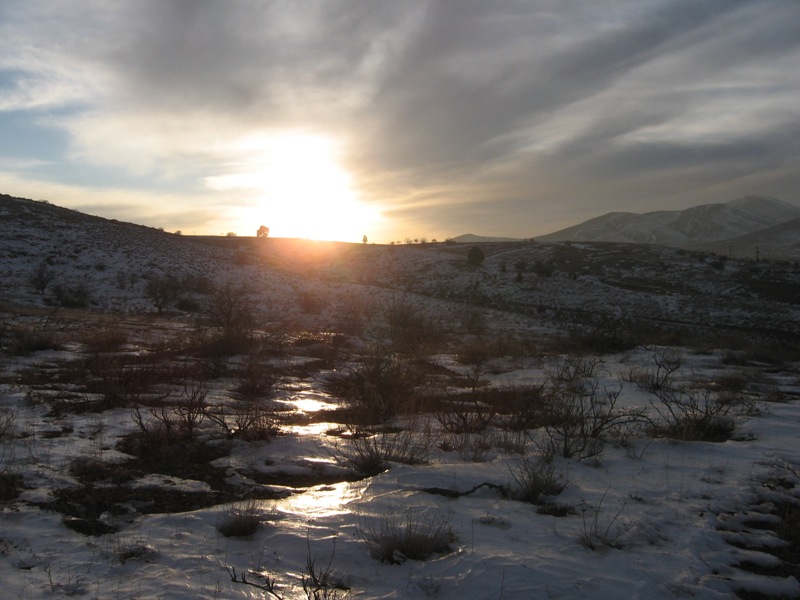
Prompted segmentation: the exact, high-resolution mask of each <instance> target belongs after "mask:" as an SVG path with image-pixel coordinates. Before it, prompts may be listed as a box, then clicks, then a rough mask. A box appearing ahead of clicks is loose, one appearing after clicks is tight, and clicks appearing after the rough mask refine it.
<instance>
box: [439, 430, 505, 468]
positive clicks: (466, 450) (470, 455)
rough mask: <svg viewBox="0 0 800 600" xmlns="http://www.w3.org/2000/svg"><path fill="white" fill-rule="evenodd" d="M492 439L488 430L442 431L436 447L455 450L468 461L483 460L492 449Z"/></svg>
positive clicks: (446, 450)
mask: <svg viewBox="0 0 800 600" xmlns="http://www.w3.org/2000/svg"><path fill="white" fill-rule="evenodd" d="M493 443H494V439H493V437H492V435H491V433H490V432H489V431H486V430H484V431H479V432H470V431H461V432H443V433H442V435H441V437H440V438H439V442H438V444H437V445H438V447H439V448H440V449H441V450H444V451H445V452H455V453H456V454H458V456H459V458H460V459H461V460H464V461H468V462H483V461H484V460H486V458H487V457H488V455H489V451H490V450H491V449H492V445H493Z"/></svg>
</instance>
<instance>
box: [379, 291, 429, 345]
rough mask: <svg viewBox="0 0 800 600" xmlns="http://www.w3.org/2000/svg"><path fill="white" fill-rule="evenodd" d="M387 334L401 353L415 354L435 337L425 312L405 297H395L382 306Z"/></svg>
mask: <svg viewBox="0 0 800 600" xmlns="http://www.w3.org/2000/svg"><path fill="white" fill-rule="evenodd" d="M381 314H382V316H383V319H384V322H385V323H386V333H387V336H388V338H389V340H390V341H391V343H392V346H393V347H394V348H395V349H396V350H398V351H400V352H409V353H413V352H416V351H417V350H419V348H420V346H422V345H423V344H424V343H426V342H429V341H431V339H432V338H433V337H435V331H434V327H433V325H432V323H431V321H430V318H429V317H428V316H427V315H426V314H425V311H424V310H423V309H422V308H421V307H420V306H417V305H415V304H413V303H412V302H411V301H409V300H408V299H407V298H405V297H393V298H392V299H391V300H389V301H388V302H384V303H383V304H381Z"/></svg>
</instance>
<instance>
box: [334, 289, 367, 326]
mask: <svg viewBox="0 0 800 600" xmlns="http://www.w3.org/2000/svg"><path fill="white" fill-rule="evenodd" d="M335 310H336V312H335V316H336V323H337V326H336V329H337V330H338V331H341V332H342V333H345V334H347V335H353V336H360V335H361V334H362V333H364V325H365V321H369V320H370V319H371V318H372V315H373V313H374V312H375V305H374V302H373V301H372V299H371V298H367V297H365V296H362V295H359V294H356V293H348V294H343V295H342V296H341V297H340V298H339V300H338V302H337V304H336V309H335Z"/></svg>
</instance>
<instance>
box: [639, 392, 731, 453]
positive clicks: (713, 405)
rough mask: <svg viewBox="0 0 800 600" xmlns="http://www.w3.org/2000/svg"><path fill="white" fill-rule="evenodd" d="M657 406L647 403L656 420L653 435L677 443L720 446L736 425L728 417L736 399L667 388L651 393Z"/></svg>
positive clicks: (711, 393)
mask: <svg viewBox="0 0 800 600" xmlns="http://www.w3.org/2000/svg"><path fill="white" fill-rule="evenodd" d="M653 393H654V395H655V396H656V398H658V400H659V402H651V404H652V406H653V408H654V409H655V411H656V413H658V416H659V420H657V421H655V422H654V423H653V430H654V432H655V433H656V434H657V435H661V436H664V437H669V438H673V439H678V440H686V441H690V440H697V441H706V442H724V441H725V440H727V439H730V437H731V434H732V433H733V431H734V429H735V426H736V423H735V421H734V419H733V417H732V416H730V415H729V413H730V412H731V410H732V409H733V408H734V407H736V406H737V404H738V397H736V396H731V395H728V394H722V395H721V394H719V393H716V392H712V391H710V390H689V389H680V388H676V387H673V386H671V385H669V386H665V387H662V388H660V389H658V390H655V391H654V392H653Z"/></svg>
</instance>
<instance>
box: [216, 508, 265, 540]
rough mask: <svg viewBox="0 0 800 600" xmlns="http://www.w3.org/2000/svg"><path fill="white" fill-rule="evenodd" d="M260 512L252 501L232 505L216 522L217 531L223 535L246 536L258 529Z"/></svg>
mask: <svg viewBox="0 0 800 600" xmlns="http://www.w3.org/2000/svg"><path fill="white" fill-rule="evenodd" d="M261 520H262V514H261V511H260V510H259V508H258V505H257V504H256V502H254V501H248V502H245V503H243V504H239V505H236V506H233V507H231V508H230V510H228V512H227V513H225V514H224V515H223V516H222V517H221V518H220V519H219V521H218V522H217V531H219V532H220V533H221V534H222V535H223V536H225V537H246V536H250V535H253V534H254V533H255V532H256V531H258V526H259V524H260V523H261Z"/></svg>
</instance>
